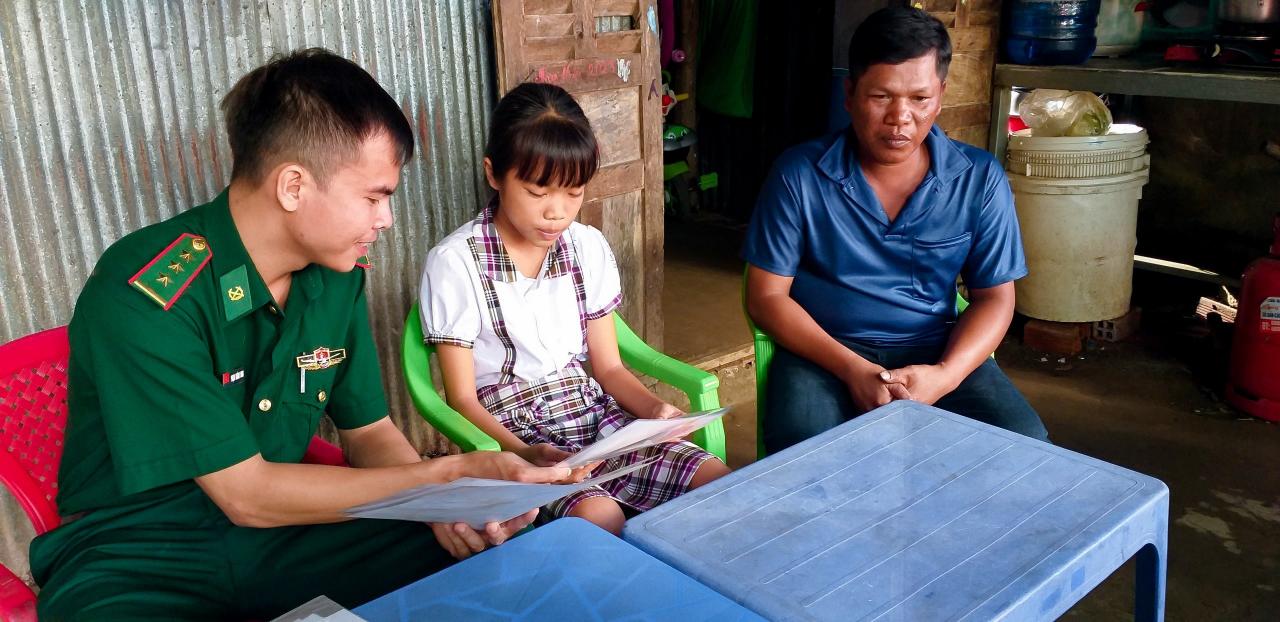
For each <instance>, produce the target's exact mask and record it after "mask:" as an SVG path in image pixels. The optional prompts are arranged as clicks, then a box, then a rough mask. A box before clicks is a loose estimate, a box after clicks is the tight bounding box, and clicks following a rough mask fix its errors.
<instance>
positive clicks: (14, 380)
mask: <svg viewBox="0 0 1280 622" xmlns="http://www.w3.org/2000/svg"><path fill="white" fill-rule="evenodd" d="M70 351H71V348H70V344H69V343H68V341H67V328H66V327H65V326H60V327H58V328H53V329H49V330H46V331H43V332H39V333H36V334H34V335H28V336H26V337H23V338H21V339H17V340H15V341H11V342H9V343H7V344H4V345H2V346H0V449H3V451H0V483H3V484H4V485H5V487H6V488H8V489H9V492H10V493H12V494H13V497H14V499H16V500H17V501H18V503H19V504H20V505H21V506H22V509H23V510H24V511H25V512H26V513H27V518H29V519H31V525H32V526H33V527H35V531H36V535H40V534H42V533H45V532H47V531H49V530H50V529H53V528H55V527H57V526H58V523H59V522H60V521H61V519H60V518H59V516H58V509H57V506H56V505H54V497H56V496H57V494H58V464H59V462H60V460H61V459H62V436H63V430H64V427H65V425H66V420H67V362H68V359H69V354H70ZM303 462H307V463H310V464H328V465H333V466H347V462H346V460H345V459H344V458H343V456H342V450H341V449H339V448H338V447H336V446H334V445H332V444H330V443H327V442H325V441H324V440H322V439H320V437H314V438H312V439H311V443H310V445H309V446H308V447H307V454H306V456H305V457H304V458H303ZM0 619H2V620H12V621H17V620H35V619H36V596H35V594H34V593H33V592H32V591H31V588H29V587H27V584H26V583H24V582H23V581H22V579H19V578H18V577H17V576H16V575H14V574H13V572H11V571H10V570H9V569H8V568H6V567H4V566H3V565H0Z"/></svg>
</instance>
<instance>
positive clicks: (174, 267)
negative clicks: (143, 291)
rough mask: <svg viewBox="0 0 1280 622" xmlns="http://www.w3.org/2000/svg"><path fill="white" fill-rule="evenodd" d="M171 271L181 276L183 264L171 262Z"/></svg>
mask: <svg viewBox="0 0 1280 622" xmlns="http://www.w3.org/2000/svg"><path fill="white" fill-rule="evenodd" d="M169 269H170V270H173V273H174V274H180V273H182V264H180V263H178V262H176V261H171V262H169Z"/></svg>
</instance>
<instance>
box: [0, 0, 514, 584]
mask: <svg viewBox="0 0 1280 622" xmlns="http://www.w3.org/2000/svg"><path fill="white" fill-rule="evenodd" d="M491 38H492V35H491V30H490V27H489V2H487V1H484V0H421V1H414V0H381V1H379V2H367V1H364V0H330V1H319V0H317V1H312V2H309V1H304V0H274V1H268V0H235V1H232V0H227V1H221V2H220V1H216V0H201V1H193V2H179V1H176V0H175V1H167V2H162V1H159V0H150V1H145V0H104V1H98V0H94V1H88V2H85V1H80V2H75V1H71V0H65V1H59V0H3V1H0V136H2V137H3V140H2V142H0V238H3V240H4V242H3V244H2V245H0V246H2V248H0V288H2V289H0V341H8V340H10V339H13V338H16V337H20V336H22V335H24V334H27V333H31V332H34V331H37V330H41V329H45V328H49V327H52V326H56V325H59V324H65V323H66V322H67V321H68V320H69V319H70V317H71V309H72V305H73V304H74V302H75V297H76V295H77V294H78V293H79V290H80V287H81V285H82V284H83V282H84V279H85V277H86V276H87V275H88V274H89V271H90V270H91V269H92V268H93V264H94V262H95V261H96V260H97V257H98V256H99V255H100V254H101V252H102V251H103V250H104V249H105V248H106V247H107V246H108V245H109V244H111V243H112V242H114V241H115V240H117V239H118V238H120V237H121V236H123V235H124V234H125V233H128V232H129V231H132V230H134V229H137V228H139V227H141V226H143V225H146V224H150V223H153V222H157V221H159V220H163V219H165V218H168V217H170V216H172V215H174V214H176V213H178V212H180V211H182V210H185V209H186V208H188V207H191V206H193V205H197V204H200V203H203V202H205V201H207V200H208V199H210V198H212V197H213V196H214V195H215V194H217V192H218V191H219V190H220V189H221V188H222V187H223V186H224V185H225V184H226V182H227V179H228V176H229V175H230V155H231V154H230V150H229V148H228V146H227V141H226V135H225V132H224V131H223V128H222V118H221V115H220V113H219V111H218V108H217V103H218V101H219V100H220V99H221V98H222V96H223V94H225V93H226V91H227V89H229V88H230V87H231V85H233V84H234V83H235V81H236V80H237V79H238V78H239V77H240V76H241V75H243V74H244V73H246V72H247V71H248V70H250V69H252V68H254V67H256V66H258V65H260V64H262V63H263V62H264V61H265V60H266V59H267V58H269V57H270V56H271V55H272V54H273V53H276V52H283V51H288V50H292V49H295V48H300V47H309V46H323V47H326V48H329V49H331V50H333V51H335V52H337V53H339V54H342V55H343V56H346V57H348V58H350V59H352V60H354V61H356V62H357V63H359V64H361V65H362V66H364V67H365V68H366V69H368V70H369V72H370V73H372V74H373V75H374V77H376V78H377V79H378V81H379V82H381V83H382V84H383V86H384V87H386V89H387V90H388V91H389V92H390V93H391V94H392V95H393V96H394V97H395V98H396V100H397V101H399V102H400V105H401V107H402V108H403V109H404V110H405V112H406V114H408V115H409V118H410V121H411V122H412V123H413V125H414V127H415V128H416V130H417V138H418V151H417V157H416V158H415V159H414V160H413V161H412V162H411V163H410V164H409V165H408V166H407V167H406V168H405V171H404V176H403V178H402V183H401V188H402V191H401V192H399V193H398V194H397V196H396V197H394V198H393V199H392V209H393V211H394V212H395V215H396V223H395V226H394V227H393V228H392V229H391V231H390V232H389V235H385V236H384V237H383V240H384V242H380V243H379V244H378V245H376V246H375V253H376V255H374V256H373V258H372V259H373V261H374V264H375V267H374V270H373V271H372V273H371V276H372V282H371V290H370V300H371V301H372V302H371V312H372V313H371V315H372V322H373V330H374V333H375V335H377V340H378V347H379V349H380V352H381V355H382V361H383V372H384V377H385V381H386V384H387V389H388V395H389V397H390V398H391V404H392V409H393V412H394V413H395V414H396V416H397V419H398V422H399V423H400V424H401V426H402V427H403V428H406V429H407V430H408V431H409V432H410V437H411V438H412V439H413V440H414V441H415V443H416V444H417V445H418V446H419V448H420V449H422V450H424V451H436V450H442V449H444V448H445V443H444V442H443V441H441V439H440V438H439V437H438V435H436V434H435V433H434V432H432V431H431V430H430V429H429V428H427V427H426V426H425V425H424V424H423V423H422V422H421V420H420V419H419V418H418V417H417V416H416V414H413V413H412V408H411V406H410V404H409V402H408V399H407V397H406V395H405V392H404V387H403V383H402V382H401V380H400V371H399V370H400V365H399V358H400V345H399V342H400V335H401V329H402V324H403V321H404V316H405V313H406V311H407V310H408V308H409V305H410V304H411V302H412V299H413V297H414V296H415V292H416V289H417V284H418V278H419V270H420V268H421V260H422V258H423V257H424V256H425V254H426V251H427V249H428V248H430V246H431V245H432V244H433V243H434V242H435V241H436V240H438V239H439V238H441V237H443V236H444V235H445V234H446V233H448V232H449V231H452V230H453V229H454V228H456V227H457V226H459V225H461V224H462V223H463V222H464V221H466V220H467V219H469V218H471V217H472V215H474V213H475V211H476V210H477V209H478V208H479V207H480V205H481V202H482V201H483V197H484V192H485V190H484V188H485V187H484V184H483V176H482V173H481V172H480V158H481V152H482V150H483V142H484V134H485V128H486V126H487V123H488V114H489V110H490V108H491V106H492V98H493V85H492V78H491V71H492V69H491V65H492V49H493V46H492V41H491ZM5 522H8V521H5ZM6 531H9V530H6ZM10 559H12V558H8V559H6V561H9V560H10Z"/></svg>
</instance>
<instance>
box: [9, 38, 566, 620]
mask: <svg viewBox="0 0 1280 622" xmlns="http://www.w3.org/2000/svg"><path fill="white" fill-rule="evenodd" d="M222 105H223V111H224V113H225V115H226V120H227V130H228V134H229V135H230V140H231V151H232V155H233V156H234V163H233V169H232V175H231V185H230V187H229V188H227V189H226V190H225V191H223V192H222V193H221V194H220V195H219V196H218V197H217V198H215V199H214V200H213V201H212V202H210V203H207V204H205V205H201V206H199V207H196V208H194V209H191V210H189V211H187V212H185V213H182V214H180V215H178V216H176V217H174V218H172V219H170V220H167V221H165V222H161V223H159V224H155V225H152V226H149V227H146V228H144V229H141V230H139V231H137V232H134V233H132V234H130V235H128V236H126V237H125V238H123V239H121V240H120V241H118V242H116V243H115V244H113V245H112V246H111V247H110V248H109V249H107V251H106V252H105V253H104V254H103V256H102V258H101V259H100V260H99V262H98V264H97V268H96V269H95V270H94V272H93V274H92V275H91V276H90V277H89V279H88V282H87V283H86V284H85V286H84V290H83V291H82V292H81V294H80V298H79V300H78V301H77V303H76V309H75V314H74V317H73V318H72V320H71V325H70V336H71V367H70V378H71V380H70V391H69V394H68V407H69V414H68V421H67V430H66V440H65V443H66V445H65V452H64V453H63V460H62V468H61V471H60V473H59V481H60V484H61V486H60V489H59V492H58V498H57V502H58V509H59V512H60V513H61V515H62V517H63V523H62V525H61V526H60V527H58V528H57V529H54V530H53V531H51V532H49V533H47V534H45V535H43V536H41V537H39V538H37V539H36V540H35V541H34V542H33V543H32V545H31V566H32V572H33V574H34V576H35V579H36V581H37V582H38V583H39V584H40V585H41V587H42V590H41V592H40V596H39V616H40V619H41V620H46V621H48V620H69V619H86V620H106V619H148V618H149V619H167V620H172V619H245V618H256V619H266V618H271V617H273V616H275V615H278V614H280V613H282V612H284V611H287V610H289V609H291V608H293V607H296V606H297V605H299V604H301V603H303V602H305V601H307V600H310V599H311V598H313V597H315V596H316V595H319V594H325V595H327V596H329V597H330V598H333V599H334V600H336V601H337V602H339V603H341V604H343V605H346V606H348V607H353V606H356V605H359V604H361V603H363V602H365V601H367V600H369V599H372V598H375V597H377V596H380V595H382V594H384V593H386V592H388V591H391V590H393V589H395V588H396V587H399V586H401V585H403V584H405V583H407V582H410V581H412V580H415V579H417V578H419V577H422V576H425V575H427V574H429V573H431V572H433V571H435V570H437V569H440V568H442V567H444V566H445V565H447V564H448V563H450V561H451V556H452V557H465V556H466V555H468V554H469V553H471V552H476V551H479V550H482V549H483V548H485V547H486V546H490V545H496V544H498V543H500V542H502V541H503V540H504V539H505V538H506V537H508V536H509V535H510V534H512V533H514V532H515V531H517V530H519V529H520V528H522V527H524V526H525V525H527V524H528V523H529V521H531V520H532V519H533V517H534V515H536V510H535V511H534V512H531V513H530V514H526V515H524V516H522V517H519V518H517V519H513V520H511V521H508V522H507V523H504V524H491V525H489V526H487V528H486V529H485V530H483V531H481V532H476V531H472V530H471V529H469V528H467V527H466V526H465V525H431V526H428V525H423V524H416V523H407V522H396V521H374V520H355V521H352V520H347V519H346V518H345V517H344V515H343V513H342V511H343V510H344V509H345V508H348V507H351V506H354V505H358V504H361V503H365V502H369V501H373V500H376V499H378V498H381V497H383V496H386V495H388V494H391V493H394V492H397V491H400V490H403V489H407V488H410V487H413V486H418V485H421V484H427V483H442V482H447V481H450V480H453V479H456V478H458V477H463V476H473V477H489V478H502V479H513V480H520V481H539V482H546V481H558V480H562V479H564V478H566V477H569V476H570V473H569V470H568V469H563V468H551V467H534V466H532V465H530V464H529V463H527V462H525V461H523V460H522V459H520V458H518V457H516V456H515V455H514V454H508V453H494V452H476V453H472V454H467V455H462V456H449V457H444V458H436V459H432V460H428V461H424V460H422V459H421V458H420V456H419V455H418V454H417V452H416V451H415V450H414V449H413V447H412V446H411V445H410V444H409V442H408V440H407V439H406V438H405V437H404V435H403V434H402V433H401V432H400V430H399V429H398V428H396V427H395V425H394V424H393V423H392V422H391V420H390V419H389V418H388V416H387V404H386V398H385V396H384V394H383V391H382V383H381V378H380V374H379V370H378V363H377V356H376V352H375V350H374V344H373V340H372V338H371V335H370V329H369V323H368V318H367V315H366V308H365V281H366V280H367V278H366V274H365V270H358V269H355V267H356V265H357V263H358V262H359V261H360V259H361V258H362V257H363V256H364V255H365V254H366V253H367V252H368V247H369V245H370V244H372V243H373V242H374V241H376V240H377V238H378V237H379V234H380V233H381V232H382V231H384V230H385V229H386V228H388V227H390V226H391V222H392V216H391V211H390V209H389V207H388V200H389V197H390V196H391V195H392V193H393V192H394V191H395V189H396V186H397V184H398V183H399V179H400V169H401V167H402V166H403V165H404V163H405V162H406V161H407V160H408V159H409V158H410V157H411V156H412V153H413V134H412V130H411V128H410V126H409V124H408V122H407V120H406V119H405V117H404V114H403V113H402V112H401V111H400V109H399V107H398V106H397V105H396V103H395V101H394V100H393V99H392V98H391V97H390V96H389V95H388V94H387V93H386V91H384V90H383V89H382V88H381V87H380V86H379V85H378V83H377V82H376V81H375V80H374V79H373V78H372V77H371V76H370V75H369V74H368V73H366V72H365V71H364V70H362V69H361V68H359V67H358V66H356V65H355V64H354V63H351V62H350V61H347V60H345V59H342V58H340V57H338V56H335V55H333V54H331V53H328V52H325V51H323V50H306V51H301V52H297V53H294V54H291V55H288V56H285V57H282V58H278V59H276V60H273V61H272V62H270V63H269V64H267V65H265V66H263V67H260V68H258V69H256V70H254V71H253V72H251V73H249V74H248V75H246V76H245V77H244V78H242V79H241V80H240V81H239V83H237V84H236V85H235V87H234V88H233V89H232V90H231V91H230V93H229V94H228V95H227V97H226V99H224V100H223V104H222ZM326 414H327V415H328V416H329V417H330V418H331V419H332V420H333V422H334V424H336V426H337V428H338V430H339V435H340V436H341V440H342V445H343V447H344V448H345V453H346V457H347V460H348V461H349V462H350V464H351V465H352V466H354V467H357V468H342V467H333V466H323V465H312V464H299V462H300V460H301V459H302V457H303V454H304V453H305V450H306V448H307V444H308V441H309V440H310V439H311V437H312V436H313V435H314V434H315V432H316V430H317V426H318V424H319V422H320V418H321V416H323V415H326ZM576 475H577V474H576ZM579 476H580V475H579Z"/></svg>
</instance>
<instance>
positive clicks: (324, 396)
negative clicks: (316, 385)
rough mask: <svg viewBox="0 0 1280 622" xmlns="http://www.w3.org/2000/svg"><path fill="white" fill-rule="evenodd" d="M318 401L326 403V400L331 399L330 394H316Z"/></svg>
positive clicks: (322, 392)
mask: <svg viewBox="0 0 1280 622" xmlns="http://www.w3.org/2000/svg"><path fill="white" fill-rule="evenodd" d="M316 399H318V400H320V401H322V402H323V401H325V400H327V399H329V394H328V393H325V392H324V391H321V392H319V393H317V394H316Z"/></svg>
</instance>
